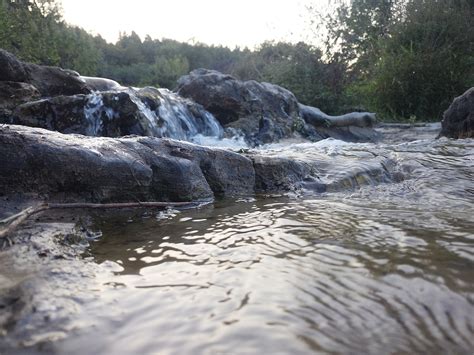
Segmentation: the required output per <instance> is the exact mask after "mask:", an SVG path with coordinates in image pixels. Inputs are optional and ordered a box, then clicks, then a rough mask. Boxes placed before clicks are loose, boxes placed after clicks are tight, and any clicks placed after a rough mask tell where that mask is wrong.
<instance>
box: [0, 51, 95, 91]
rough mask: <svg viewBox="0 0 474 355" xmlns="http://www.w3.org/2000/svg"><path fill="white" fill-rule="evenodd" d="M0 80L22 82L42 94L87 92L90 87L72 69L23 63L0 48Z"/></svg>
mask: <svg viewBox="0 0 474 355" xmlns="http://www.w3.org/2000/svg"><path fill="white" fill-rule="evenodd" d="M0 81H16V82H24V83H28V84H31V85H33V86H34V87H36V88H37V89H38V90H39V92H40V93H41V95H42V96H58V95H75V94H87V93H90V92H91V89H90V88H89V87H88V86H87V84H86V83H85V82H84V81H83V80H81V78H80V77H79V75H78V74H77V73H75V72H73V71H69V70H64V69H61V68H57V67H49V66H42V65H36V64H31V63H25V62H22V61H20V60H19V59H18V58H16V57H15V56H14V55H12V54H11V53H8V52H7V51H5V50H3V49H0Z"/></svg>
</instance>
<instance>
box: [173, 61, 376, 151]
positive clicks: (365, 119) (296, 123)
mask: <svg viewBox="0 0 474 355" xmlns="http://www.w3.org/2000/svg"><path fill="white" fill-rule="evenodd" d="M177 92H178V94H179V95H182V96H184V97H188V98H191V99H192V100H194V101H196V102H197V103H199V104H201V105H203V106H204V108H205V109H206V110H208V111H209V112H211V113H212V114H214V116H215V117H216V118H217V120H218V121H219V122H220V123H221V124H222V125H223V126H224V127H225V128H226V129H227V131H228V132H231V133H232V134H233V133H234V132H236V131H237V132H242V133H243V135H244V136H245V138H246V140H247V141H248V142H249V143H250V144H252V145H259V144H265V143H271V142H277V141H279V140H281V139H284V138H290V137H294V136H302V137H304V138H307V139H309V140H312V141H318V140H321V139H325V138H328V137H333V138H337V139H342V140H345V141H351V142H367V141H375V140H377V139H378V134H377V132H376V131H375V130H374V129H373V125H374V123H375V114H373V113H369V112H360V113H359V112H354V113H350V114H346V115H342V116H329V115H326V114H325V113H323V112H321V111H320V110H319V109H317V108H314V107H309V106H305V105H301V104H299V103H298V101H297V99H296V97H295V96H294V95H293V94H292V93H291V92H290V91H288V90H286V89H284V88H282V87H280V86H278V85H273V84H269V83H258V82H256V81H253V80H250V81H240V80H237V79H235V78H234V77H232V76H230V75H225V74H222V73H219V72H217V71H213V70H206V69H198V70H194V71H192V72H191V73H190V74H189V75H185V76H183V77H181V78H180V79H179V80H178V87H177Z"/></svg>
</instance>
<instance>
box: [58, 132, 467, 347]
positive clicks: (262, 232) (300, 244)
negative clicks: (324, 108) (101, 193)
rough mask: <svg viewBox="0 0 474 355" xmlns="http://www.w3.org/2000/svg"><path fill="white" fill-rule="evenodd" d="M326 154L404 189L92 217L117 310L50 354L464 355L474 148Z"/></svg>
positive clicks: (107, 294)
mask: <svg viewBox="0 0 474 355" xmlns="http://www.w3.org/2000/svg"><path fill="white" fill-rule="evenodd" d="M305 149H306V148H305ZM314 149H327V147H319V148H318V147H317V146H315V148H314ZM331 151H332V153H333V154H337V155H338V156H341V155H345V154H346V155H350V154H354V151H359V152H362V151H366V152H367V151H370V152H371V153H372V154H376V155H386V156H388V157H390V159H393V160H394V161H396V163H397V166H398V167H399V168H400V171H401V172H402V173H403V175H404V179H403V181H401V182H398V183H391V184H380V185H376V186H366V187H363V188H361V189H355V190H351V191H349V192H347V191H346V192H338V193H328V194H323V195H313V196H311V195H307V196H305V197H303V198H301V197H299V198H291V197H280V198H273V199H268V198H267V199H256V200H253V199H251V200H247V201H239V202H236V201H221V202H218V203H216V204H215V205H214V206H208V207H204V208H202V209H200V210H197V211H196V210H192V211H191V210H188V211H167V212H162V213H160V214H159V215H148V216H145V217H140V216H138V217H136V218H133V219H132V220H124V219H123V218H116V219H110V218H109V219H107V220H103V219H101V218H99V217H97V222H96V225H95V228H97V229H100V230H101V231H102V232H103V238H102V239H101V240H99V241H97V242H95V243H94V244H93V245H92V247H91V249H90V253H91V254H92V255H93V257H94V260H95V261H96V262H97V263H103V262H114V263H116V265H117V269H116V273H115V275H114V276H110V277H107V278H105V279H104V280H102V281H103V285H104V289H103V290H102V291H101V292H102V294H103V298H104V299H108V300H109V301H110V303H111V304H112V306H108V308H107V309H106V310H102V312H99V313H100V316H99V315H97V316H96V319H95V320H94V322H95V324H96V326H95V327H94V328H89V329H88V330H86V331H80V332H79V333H78V334H76V335H75V336H73V337H69V338H68V339H66V340H64V341H62V342H60V343H58V344H56V345H55V347H56V350H58V351H61V352H68V353H117V354H119V353H151V352H159V353H166V354H200V353H206V354H216V353H222V354H227V353H234V354H246V353H252V354H256V353H291V354H293V353H308V352H313V351H316V352H318V351H321V352H343V353H374V354H378V353H428V352H433V353H472V350H473V349H474V340H473V339H474V338H473V336H474V272H473V271H474V220H473V218H472V215H473V211H474V210H473V206H474V203H473V201H474V182H473V177H474V160H473V157H474V154H473V153H474V142H473V141H472V140H471V141H467V140H466V141H456V142H454V141H448V140H441V141H436V142H433V141H431V140H430V141H415V142H408V143H401V144H392V145H368V144H367V145H351V144H341V145H335V146H334V145H333V146H332V147H331ZM361 154H362V153H361ZM87 317H91V316H90V315H89V316H87Z"/></svg>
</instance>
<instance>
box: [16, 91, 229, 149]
mask: <svg viewBox="0 0 474 355" xmlns="http://www.w3.org/2000/svg"><path fill="white" fill-rule="evenodd" d="M11 116H12V117H11V119H10V120H9V121H7V122H10V123H13V124H21V125H25V126H31V127H40V128H45V129H49V130H55V131H59V132H62V133H77V134H84V135H88V136H104V137H121V136H126V135H132V134H133V135H140V136H153V137H173V138H176V139H182V140H191V139H192V138H193V137H194V136H195V135H197V134H202V135H206V136H215V137H218V136H220V135H221V134H222V128H221V127H220V126H219V124H218V123H217V121H216V120H215V119H214V117H212V115H211V114H210V113H208V112H207V111H205V110H204V109H203V108H202V106H201V105H198V104H196V103H194V102H192V101H190V100H186V99H182V98H180V97H178V96H177V95H176V94H173V93H171V92H168V91H166V90H163V91H160V90H158V89H155V88H144V89H137V90H134V89H127V90H122V91H106V92H100V93H93V94H89V95H72V96H56V97H53V98H48V99H42V100H37V101H32V102H28V103H25V104H23V105H20V106H18V107H17V108H16V109H15V110H14V112H13V114H11Z"/></svg>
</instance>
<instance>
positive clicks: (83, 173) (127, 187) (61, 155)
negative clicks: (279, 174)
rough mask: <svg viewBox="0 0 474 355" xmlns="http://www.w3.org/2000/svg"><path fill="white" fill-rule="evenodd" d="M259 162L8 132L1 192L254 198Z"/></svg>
mask: <svg viewBox="0 0 474 355" xmlns="http://www.w3.org/2000/svg"><path fill="white" fill-rule="evenodd" d="M254 184H255V176H254V170H253V164H252V161H251V160H250V159H248V158H246V157H243V156H241V155H239V154H236V153H232V152H229V151H225V150H220V149H210V148H205V147H201V146H196V145H193V144H189V143H184V142H178V141H173V140H167V139H158V138H151V137H124V138H121V139H112V138H95V137H86V136H80V135H64V134H61V133H58V132H52V131H49V130H44V129H39V128H31V127H24V126H16V125H5V126H1V127H0V194H2V195H8V194H13V193H35V194H43V195H45V196H48V197H49V199H56V200H58V199H60V200H68V199H73V200H77V199H80V200H86V201H96V202H110V201H117V202H120V201H137V200H138V201H195V200H202V199H211V198H214V197H216V196H234V195H249V194H252V193H253V189H254Z"/></svg>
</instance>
